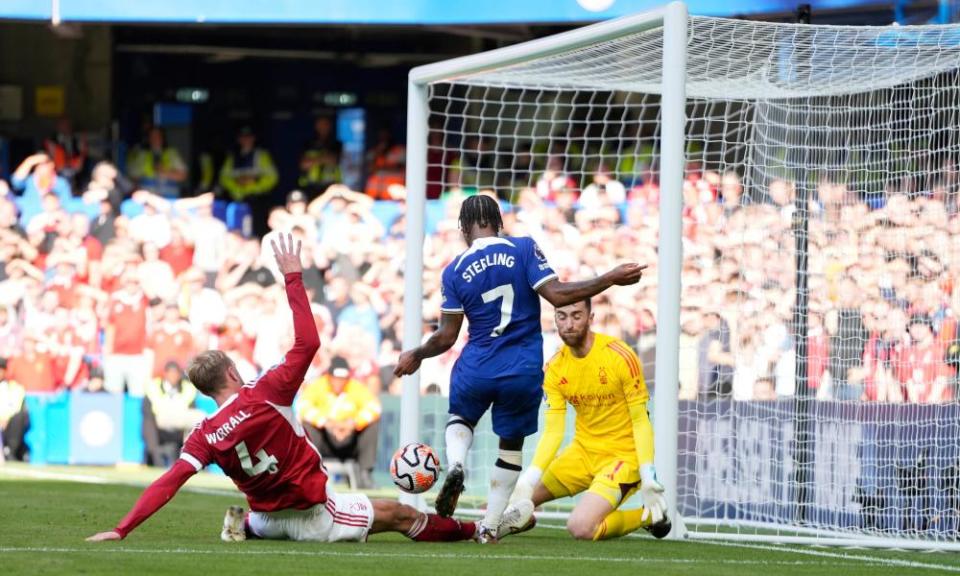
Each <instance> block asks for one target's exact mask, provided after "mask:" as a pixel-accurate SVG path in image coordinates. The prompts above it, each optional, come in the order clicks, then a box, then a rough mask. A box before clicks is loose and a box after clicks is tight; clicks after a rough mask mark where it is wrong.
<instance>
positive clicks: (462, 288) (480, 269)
mask: <svg viewBox="0 0 960 576" xmlns="http://www.w3.org/2000/svg"><path fill="white" fill-rule="evenodd" d="M556 277H557V275H556V273H555V272H554V271H553V269H552V268H551V267H550V264H549V263H548V262H547V259H546V257H545V256H544V255H543V252H541V251H540V248H539V247H538V246H537V244H536V242H534V241H533V240H532V239H530V238H515V237H512V236H502V237H486V238H478V239H477V240H474V242H473V245H471V246H470V248H469V249H468V250H467V251H466V252H464V253H463V254H461V255H460V256H459V257H457V259H455V260H454V261H453V262H451V263H450V264H449V265H448V266H447V267H446V268H445V269H444V270H443V280H442V286H441V291H442V299H443V304H442V305H441V311H443V312H448V313H449V312H453V313H460V312H462V313H463V314H464V315H466V317H467V322H468V323H469V336H470V339H469V341H468V342H467V345H466V347H465V348H464V349H463V353H461V354H460V358H459V359H458V360H457V364H456V366H455V367H454V377H455V378H457V377H460V378H462V377H470V376H473V377H476V378H498V377H501V376H516V375H527V374H540V373H541V370H542V369H543V335H542V333H541V330H540V296H539V295H538V294H537V291H536V290H537V288H539V287H540V286H542V285H543V284H545V283H546V282H548V281H549V280H551V279H553V278H556Z"/></svg>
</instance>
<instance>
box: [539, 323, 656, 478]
mask: <svg viewBox="0 0 960 576" xmlns="http://www.w3.org/2000/svg"><path fill="white" fill-rule="evenodd" d="M543 389H544V395H545V397H546V402H547V411H546V425H545V427H544V433H543V437H542V438H541V444H540V445H538V447H537V454H536V456H535V457H534V465H536V466H538V467H539V468H541V469H544V468H545V466H546V464H547V463H549V461H550V460H551V459H552V458H553V456H554V455H555V454H556V450H557V449H558V448H559V445H560V443H561V442H562V438H563V428H564V419H565V414H566V405H567V403H569V404H570V405H571V406H573V408H574V410H576V413H577V418H576V430H575V434H574V440H573V441H574V442H577V443H579V444H580V445H581V446H583V447H584V448H585V449H586V450H588V451H589V452H591V453H594V454H598V455H605V454H609V455H610V456H614V455H616V456H618V457H620V458H623V459H626V460H628V461H633V460H634V458H637V459H638V460H639V462H637V465H640V464H644V463H646V462H652V461H653V431H652V429H651V428H650V423H649V419H648V417H647V413H646V403H647V400H648V399H649V398H650V395H649V393H648V392H647V385H646V382H645V381H644V379H643V369H642V367H641V364H640V359H639V358H638V357H637V355H636V354H635V353H634V352H633V350H631V349H630V347H629V346H627V345H626V344H625V343H624V342H623V341H621V340H618V339H616V338H613V337H611V336H607V335H605V334H598V333H594V340H593V347H592V348H591V349H590V352H589V353H588V354H587V355H586V356H585V357H583V358H577V357H576V356H574V355H573V353H572V352H571V350H570V348H569V347H568V346H566V345H564V346H563V347H562V348H561V349H560V351H559V352H557V353H556V354H555V355H554V356H553V358H551V359H550V362H549V363H548V364H547V369H546V376H545V379H544V383H543Z"/></svg>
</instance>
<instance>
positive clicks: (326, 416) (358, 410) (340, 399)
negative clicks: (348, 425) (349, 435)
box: [297, 376, 381, 431]
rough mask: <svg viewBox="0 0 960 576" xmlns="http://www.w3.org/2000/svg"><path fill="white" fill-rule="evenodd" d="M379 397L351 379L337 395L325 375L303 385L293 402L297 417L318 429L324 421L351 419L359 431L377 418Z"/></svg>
mask: <svg viewBox="0 0 960 576" xmlns="http://www.w3.org/2000/svg"><path fill="white" fill-rule="evenodd" d="M380 411H381V406H380V400H379V399H378V398H377V397H376V396H374V395H373V393H371V392H370V389H369V388H367V387H366V386H365V385H363V384H362V383H361V382H359V381H357V380H354V379H353V378H351V379H350V380H348V381H347V384H346V386H344V387H343V390H341V391H340V393H339V394H335V393H334V392H333V389H331V387H330V378H329V376H321V377H320V378H317V379H316V380H314V381H313V382H311V383H309V384H307V385H306V386H304V388H303V391H302V392H301V393H300V399H299V401H298V405H297V414H298V416H299V417H300V420H302V421H304V422H307V423H308V424H312V425H313V426H315V427H317V428H322V427H323V426H324V425H325V424H326V422H327V420H334V421H338V422H342V421H344V420H353V422H354V424H355V425H356V427H357V430H358V431H359V430H363V429H364V428H366V427H367V426H369V425H370V424H371V423H373V422H376V421H377V420H379V419H380Z"/></svg>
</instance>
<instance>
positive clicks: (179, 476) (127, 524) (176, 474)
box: [87, 460, 197, 542]
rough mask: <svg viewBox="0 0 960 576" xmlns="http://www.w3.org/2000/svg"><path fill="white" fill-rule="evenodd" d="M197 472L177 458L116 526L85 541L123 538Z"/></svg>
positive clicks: (167, 500)
mask: <svg viewBox="0 0 960 576" xmlns="http://www.w3.org/2000/svg"><path fill="white" fill-rule="evenodd" d="M196 473H197V470H196V468H194V467H193V465H191V464H189V463H188V462H187V461H186V460H177V461H176V462H175V463H174V464H173V466H172V467H171V468H170V469H169V470H167V471H166V472H165V473H164V474H163V476H161V477H159V478H157V479H156V480H154V481H153V484H150V486H148V487H147V489H146V490H144V491H143V494H141V495H140V498H139V499H137V503H136V504H134V506H133V508H132V509H131V510H130V512H128V513H127V515H126V516H124V517H123V520H121V521H120V524H118V525H117V527H116V528H114V529H113V530H110V531H108V532H100V533H98V534H94V535H93V536H90V537H89V538H87V542H104V541H108V540H123V539H124V538H126V537H127V534H129V533H130V532H132V531H133V529H134V528H136V527H137V526H139V525H140V524H142V523H143V522H144V521H145V520H146V519H147V518H149V517H151V516H153V515H154V514H155V513H156V512H157V510H159V509H160V508H163V506H164V505H165V504H166V503H167V502H169V501H170V499H171V498H173V496H174V495H175V494H176V493H177V491H178V490H180V487H181V486H183V485H184V483H185V482H186V481H187V480H189V479H190V477H191V476H193V475H194V474H196Z"/></svg>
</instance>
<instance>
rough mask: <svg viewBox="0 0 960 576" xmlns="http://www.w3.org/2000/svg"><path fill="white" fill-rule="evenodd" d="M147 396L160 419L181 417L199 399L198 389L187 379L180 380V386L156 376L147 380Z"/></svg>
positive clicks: (154, 412) (166, 419)
mask: <svg viewBox="0 0 960 576" xmlns="http://www.w3.org/2000/svg"><path fill="white" fill-rule="evenodd" d="M145 396H146V397H147V398H148V399H149V400H150V407H151V408H152V409H153V414H154V415H155V416H156V417H157V420H158V421H169V420H176V419H180V418H181V417H182V415H184V414H186V413H187V412H188V411H189V410H190V409H191V408H192V407H193V403H194V401H195V400H196V399H197V389H196V388H194V387H193V384H191V383H190V382H188V381H187V380H182V381H181V382H180V388H179V389H178V388H177V387H176V386H175V385H173V384H171V383H170V382H166V381H165V380H164V379H163V378H154V379H153V380H151V381H149V382H147V386H146V390H145Z"/></svg>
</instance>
